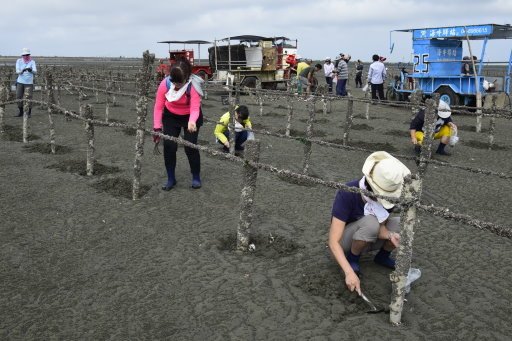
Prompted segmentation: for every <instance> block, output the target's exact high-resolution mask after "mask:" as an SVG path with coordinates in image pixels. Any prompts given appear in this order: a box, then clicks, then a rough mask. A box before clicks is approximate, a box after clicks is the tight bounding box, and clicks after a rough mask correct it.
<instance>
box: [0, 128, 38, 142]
mask: <svg viewBox="0 0 512 341" xmlns="http://www.w3.org/2000/svg"><path fill="white" fill-rule="evenodd" d="M0 136H1V138H2V140H5V141H12V142H23V129H22V128H21V127H18V126H11V125H8V124H6V125H5V126H4V133H3V134H2V135H0ZM40 139H41V137H40V136H38V135H35V134H28V140H29V141H34V140H40Z"/></svg>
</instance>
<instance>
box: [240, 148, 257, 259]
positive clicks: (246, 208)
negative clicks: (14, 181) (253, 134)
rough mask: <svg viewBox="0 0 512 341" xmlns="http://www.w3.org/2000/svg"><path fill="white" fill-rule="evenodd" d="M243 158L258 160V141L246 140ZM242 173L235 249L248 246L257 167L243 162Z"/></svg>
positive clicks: (243, 248)
mask: <svg viewBox="0 0 512 341" xmlns="http://www.w3.org/2000/svg"><path fill="white" fill-rule="evenodd" d="M244 155H245V159H246V160H247V161H252V162H258V161H259V158H260V141H258V140H248V141H247V142H245V153H244ZM242 172H243V175H242V194H241V196H240V220H239V222H238V230H237V238H236V249H237V250H239V251H247V250H248V248H249V238H250V236H251V225H252V212H253V204H254V194H255V192H256V179H257V177H258V168H256V167H253V166H251V165H250V164H249V163H247V162H246V163H245V164H244V166H243V171H242Z"/></svg>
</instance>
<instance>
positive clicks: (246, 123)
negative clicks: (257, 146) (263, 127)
mask: <svg viewBox="0 0 512 341" xmlns="http://www.w3.org/2000/svg"><path fill="white" fill-rule="evenodd" d="M235 120H236V124H235V150H236V151H242V150H244V143H245V141H247V139H250V138H251V136H252V132H251V131H249V130H251V129H252V123H251V120H250V119H249V109H248V108H247V107H246V106H245V105H239V106H237V107H236V108H235ZM230 122H231V114H230V112H229V111H228V112H227V113H225V114H224V115H222V116H221V118H220V120H219V122H218V123H217V125H216V126H215V131H214V134H215V138H216V140H217V142H218V143H220V144H221V145H222V146H223V148H222V149H223V151H225V152H226V153H227V152H229V147H230V146H229V129H228V125H229V123H230Z"/></svg>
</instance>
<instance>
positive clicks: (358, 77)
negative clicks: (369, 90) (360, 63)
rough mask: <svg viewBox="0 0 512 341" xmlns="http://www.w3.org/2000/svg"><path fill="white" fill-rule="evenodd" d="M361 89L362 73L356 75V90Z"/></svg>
mask: <svg viewBox="0 0 512 341" xmlns="http://www.w3.org/2000/svg"><path fill="white" fill-rule="evenodd" d="M362 87H363V80H362V73H359V72H358V73H356V88H362Z"/></svg>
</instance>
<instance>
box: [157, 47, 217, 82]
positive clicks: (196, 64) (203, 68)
mask: <svg viewBox="0 0 512 341" xmlns="http://www.w3.org/2000/svg"><path fill="white" fill-rule="evenodd" d="M158 43H162V44H168V45H169V59H167V60H162V59H161V60H160V63H159V65H158V66H157V68H156V73H157V80H158V81H161V80H162V79H164V77H166V76H168V75H169V73H170V70H171V66H172V65H173V64H174V63H175V62H176V60H178V58H185V59H187V60H188V61H189V62H190V64H192V73H193V74H195V75H198V76H200V77H201V78H203V79H204V80H208V79H209V78H211V77H212V69H211V68H210V66H209V65H208V64H203V63H201V45H203V44H211V42H209V41H205V40H184V41H181V40H167V41H159V42H158ZM171 44H183V49H181V50H171ZM195 44H197V51H198V58H197V59H195V58H194V50H193V49H190V48H186V46H187V45H195Z"/></svg>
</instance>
